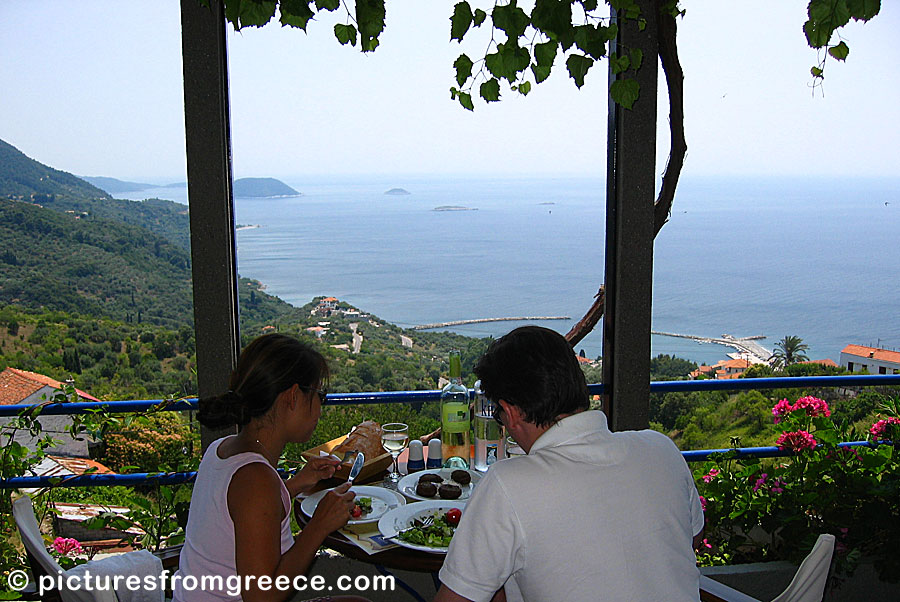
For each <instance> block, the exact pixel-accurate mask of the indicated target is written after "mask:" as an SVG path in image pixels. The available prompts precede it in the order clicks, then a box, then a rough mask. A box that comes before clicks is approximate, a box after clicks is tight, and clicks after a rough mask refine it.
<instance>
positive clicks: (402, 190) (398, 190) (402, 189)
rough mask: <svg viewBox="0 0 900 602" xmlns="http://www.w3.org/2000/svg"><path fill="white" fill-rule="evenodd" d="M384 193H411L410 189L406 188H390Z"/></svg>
mask: <svg viewBox="0 0 900 602" xmlns="http://www.w3.org/2000/svg"><path fill="white" fill-rule="evenodd" d="M384 194H392V195H397V196H403V195H407V194H410V192H409V191H408V190H406V189H405V188H391V189H390V190H387V191H385V193H384Z"/></svg>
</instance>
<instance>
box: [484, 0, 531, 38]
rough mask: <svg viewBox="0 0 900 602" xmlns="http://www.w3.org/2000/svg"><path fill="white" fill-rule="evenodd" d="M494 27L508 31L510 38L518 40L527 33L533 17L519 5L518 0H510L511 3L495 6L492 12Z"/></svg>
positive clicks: (507, 34)
mask: <svg viewBox="0 0 900 602" xmlns="http://www.w3.org/2000/svg"><path fill="white" fill-rule="evenodd" d="M491 18H492V19H493V21H494V27H496V28H497V29H499V30H501V31H503V32H505V33H506V36H507V38H508V39H509V40H517V39H518V38H519V37H521V36H522V35H523V34H524V33H525V29H526V28H527V27H528V24H529V23H531V19H530V18H529V17H528V14H526V12H525V11H524V10H522V9H521V8H519V7H518V6H516V0H510V3H509V4H506V5H500V6H495V7H494V10H493V11H492V12H491Z"/></svg>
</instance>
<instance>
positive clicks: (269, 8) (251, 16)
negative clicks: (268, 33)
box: [239, 1, 277, 27]
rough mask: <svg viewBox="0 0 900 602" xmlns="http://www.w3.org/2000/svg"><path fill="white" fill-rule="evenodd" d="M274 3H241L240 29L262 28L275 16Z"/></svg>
mask: <svg viewBox="0 0 900 602" xmlns="http://www.w3.org/2000/svg"><path fill="white" fill-rule="evenodd" d="M276 4H277V3H276V2H274V1H271V2H241V12H240V17H239V18H240V24H241V27H262V26H263V25H265V24H266V23H268V22H269V21H271V20H272V17H274V16H275V6H276Z"/></svg>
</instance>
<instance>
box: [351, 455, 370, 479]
mask: <svg viewBox="0 0 900 602" xmlns="http://www.w3.org/2000/svg"><path fill="white" fill-rule="evenodd" d="M365 462H366V456H365V454H363V453H362V452H359V453H358V454H356V460H354V461H353V466H351V467H350V476H349V477H347V482H348V483H352V482H353V479H355V478H356V477H357V476H359V471H361V470H362V467H363V464H365Z"/></svg>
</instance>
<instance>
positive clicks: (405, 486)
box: [397, 468, 481, 502]
mask: <svg viewBox="0 0 900 602" xmlns="http://www.w3.org/2000/svg"><path fill="white" fill-rule="evenodd" d="M453 470H454V469H452V468H429V469H428V470H420V471H419V472H412V473H410V474H408V475H406V476H405V477H403V478H402V479H400V481H399V482H398V483H397V491H399V492H400V493H402V494H403V495H405V496H406V497H408V498H410V499H413V500H419V501H422V502H432V501H447V502H462V501H465V500H467V499H469V496H470V495H472V490H473V489H474V488H475V485H477V484H478V481H480V480H481V474H479V473H478V472H477V471H475V470H470V471H468V472H469V476H471V477H472V482H471V483H469V484H468V485H465V486H463V485H459V483H457V482H456V481H450V473H451V472H453ZM424 474H439V475H441V477H443V478H444V482H445V483H446V482H448V481H450V482H452V483H453V484H455V485H459V488H460V489H462V495H460V496H459V497H458V498H457V499H455V500H441V498H440V497H438V496H437V495H435V496H434V497H424V496H421V495H419V494H417V493H416V485H417V484H418V483H419V478H420V477H421V476H422V475H424Z"/></svg>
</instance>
